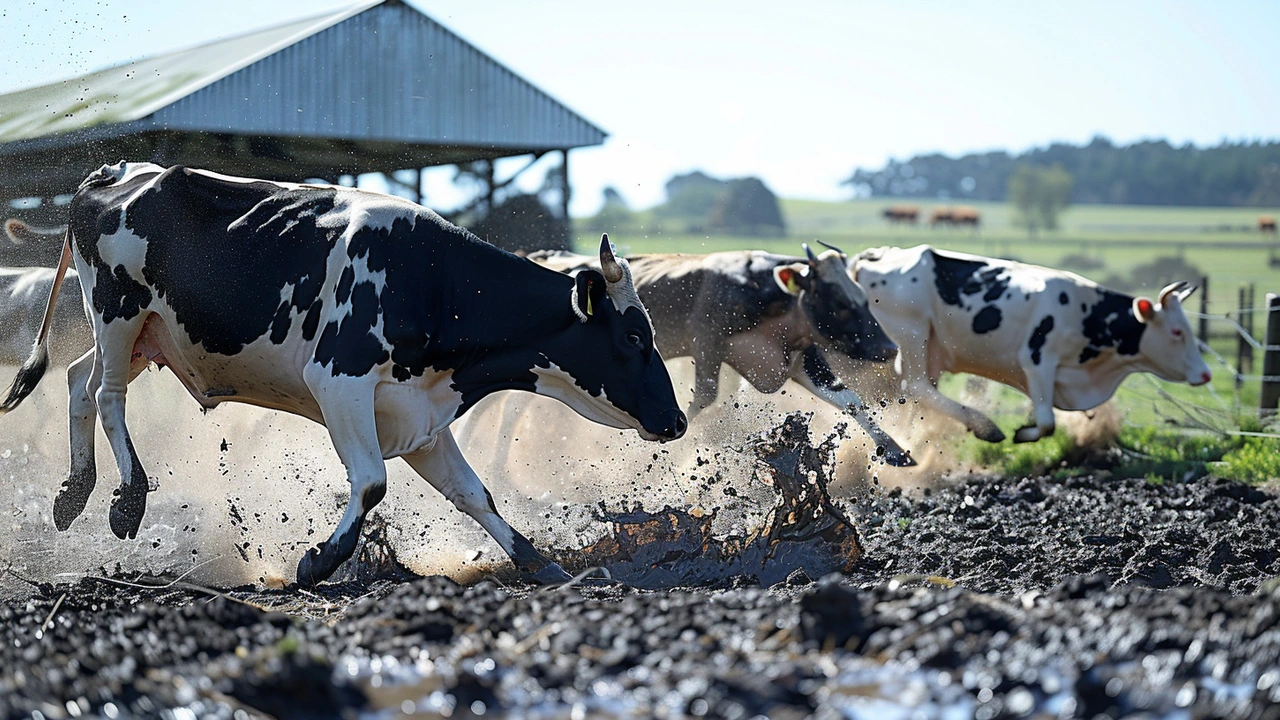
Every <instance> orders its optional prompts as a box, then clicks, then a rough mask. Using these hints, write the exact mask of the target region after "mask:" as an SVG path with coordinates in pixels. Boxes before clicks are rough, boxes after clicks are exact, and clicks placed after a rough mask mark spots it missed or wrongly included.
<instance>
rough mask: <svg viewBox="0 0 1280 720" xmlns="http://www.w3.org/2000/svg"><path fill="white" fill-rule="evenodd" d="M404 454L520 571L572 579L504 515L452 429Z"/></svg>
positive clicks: (548, 580)
mask: <svg viewBox="0 0 1280 720" xmlns="http://www.w3.org/2000/svg"><path fill="white" fill-rule="evenodd" d="M403 457H404V460H405V462H407V463H409V467H411V468H413V471H414V472H416V473H418V474H419V475H421V476H422V477H423V479H425V480H426V481H427V482H429V483H431V485H432V486H433V487H435V489H436V490H439V491H440V494H442V495H444V496H445V498H447V499H448V500H449V502H451V503H453V505H454V507H456V508H458V509H459V510H461V511H462V512H464V513H466V514H467V515H470V516H471V517H472V518H473V519H474V520H475V521H476V522H478V523H480V527H482V528H484V529H485V530H486V531H487V532H488V533H489V535H491V536H492V537H493V539H494V540H496V541H497V543H498V545H499V546H501V547H502V550H503V552H505V553H506V554H507V556H508V557H510V558H511V561H512V562H513V563H515V565H516V567H517V568H519V569H520V570H521V571H523V572H525V573H528V574H529V575H531V576H532V577H533V579H535V580H537V581H538V582H540V583H543V584H553V583H561V582H565V581H566V580H569V574H568V573H566V572H565V571H564V569H563V568H561V567H560V566H559V565H557V564H556V563H554V562H552V561H551V560H549V559H547V557H546V556H545V555H543V554H542V553H540V552H538V550H537V549H536V548H535V547H534V546H533V543H531V542H529V539H528V538H526V537H525V536H524V535H521V534H520V533H519V532H516V530H515V529H514V528H512V527H511V526H510V525H508V524H507V521H506V520H503V519H502V516H501V515H499V514H498V508H497V506H495V505H494V502H493V496H492V495H490V494H489V490H488V489H487V488H485V486H484V483H483V482H481V480H480V478H479V476H477V475H476V473H475V471H474V470H472V469H471V466H470V465H468V464H467V460H466V458H464V457H463V456H462V451H461V450H459V449H458V443H457V442H456V441H455V440H454V439H453V433H451V432H449V430H447V429H445V430H441V431H440V432H439V434H437V435H436V440H435V444H434V445H433V446H432V447H431V448H430V449H428V450H423V451H420V452H416V453H412V454H409V455H404V456H403Z"/></svg>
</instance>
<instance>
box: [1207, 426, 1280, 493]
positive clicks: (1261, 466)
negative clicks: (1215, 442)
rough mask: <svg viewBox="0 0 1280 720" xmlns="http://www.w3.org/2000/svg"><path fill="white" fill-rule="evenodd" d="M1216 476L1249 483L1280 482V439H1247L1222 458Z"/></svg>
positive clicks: (1216, 467) (1215, 467)
mask: <svg viewBox="0 0 1280 720" xmlns="http://www.w3.org/2000/svg"><path fill="white" fill-rule="evenodd" d="M1213 470H1214V471H1215V473H1216V474H1218V475H1221V476H1222V477H1225V478H1231V479H1232V480H1239V481H1240V482H1247V483H1264V482H1280V439H1276V438H1269V437H1245V438H1244V442H1243V443H1242V444H1241V446H1240V447H1239V448H1237V449H1235V450H1232V451H1231V452H1228V453H1227V454H1225V455H1223V456H1222V463H1221V464H1220V465H1215V466H1214V468H1213Z"/></svg>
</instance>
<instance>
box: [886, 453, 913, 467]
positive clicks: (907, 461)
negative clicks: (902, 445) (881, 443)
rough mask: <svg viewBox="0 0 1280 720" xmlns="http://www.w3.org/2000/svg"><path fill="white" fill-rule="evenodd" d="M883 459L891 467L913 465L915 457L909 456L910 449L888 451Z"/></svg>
mask: <svg viewBox="0 0 1280 720" xmlns="http://www.w3.org/2000/svg"><path fill="white" fill-rule="evenodd" d="M884 461H885V462H886V463H887V464H889V465H892V466H893V467H915V466H916V459H915V458H913V457H911V451H910V450H901V451H897V452H894V451H892V450H891V451H889V452H888V453H886V454H885V456H884Z"/></svg>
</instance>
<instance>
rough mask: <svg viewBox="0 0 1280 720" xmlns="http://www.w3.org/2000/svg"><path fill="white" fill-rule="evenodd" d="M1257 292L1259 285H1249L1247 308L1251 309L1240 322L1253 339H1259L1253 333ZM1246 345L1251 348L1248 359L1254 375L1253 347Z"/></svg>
mask: <svg viewBox="0 0 1280 720" xmlns="http://www.w3.org/2000/svg"><path fill="white" fill-rule="evenodd" d="M1257 290H1258V286H1257V285H1254V284H1253V283H1249V295H1248V297H1247V298H1246V299H1245V307H1247V308H1249V312H1247V313H1245V314H1244V317H1243V318H1241V322H1240V324H1241V325H1244V329H1245V330H1247V331H1249V337H1251V338H1255V337H1257V335H1255V334H1254V332H1253V327H1254V326H1253V316H1254V315H1256V314H1257V312H1256V311H1255V310H1254V305H1256V304H1257V295H1258V293H1257ZM1245 345H1246V346H1247V347H1248V348H1249V354H1248V355H1247V357H1248V360H1249V372H1250V373H1251V374H1252V373H1253V345H1252V344H1250V343H1245Z"/></svg>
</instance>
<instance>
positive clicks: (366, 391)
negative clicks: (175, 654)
mask: <svg viewBox="0 0 1280 720" xmlns="http://www.w3.org/2000/svg"><path fill="white" fill-rule="evenodd" d="M6 231H7V234H8V235H9V236H10V239H11V241H13V242H15V243H22V244H23V246H24V247H27V248H32V247H36V246H42V245H43V246H45V247H46V248H52V247H56V245H57V244H58V243H59V242H60V243H61V248H62V253H61V256H60V259H59V260H58V262H57V265H58V266H57V268H56V269H50V268H44V267H39V268H11V269H0V315H3V319H0V364H18V363H22V366H21V368H20V370H19V371H18V373H17V376H16V377H15V379H14V380H13V383H12V385H11V386H10V388H9V390H8V392H7V394H6V396H5V398H4V399H3V401H2V402H0V414H4V413H7V412H9V411H12V410H14V409H15V408H17V407H18V405H19V403H21V402H22V400H23V399H24V398H26V397H27V396H28V395H29V394H30V393H31V392H32V391H33V390H34V388H35V387H36V384H37V383H38V382H39V381H40V378H41V377H42V375H43V374H44V372H45V370H46V368H47V366H48V365H49V364H50V363H53V364H57V365H66V366H67V371H66V372H67V380H68V387H69V391H70V446H71V447H70V472H69V473H68V476H67V480H66V481H65V482H64V483H63V485H62V487H61V489H60V490H59V492H58V495H57V497H56V499H55V501H54V512H53V517H54V522H55V524H56V526H57V527H58V528H59V529H61V530H65V529H66V528H68V527H69V526H70V525H71V523H72V522H73V521H74V520H75V519H76V517H78V516H79V515H80V513H81V512H82V511H83V510H84V508H85V505H86V503H87V501H88V498H89V496H90V493H91V492H92V490H93V488H94V485H95V483H96V479H97V470H96V467H95V461H94V426H95V420H97V421H99V422H101V424H102V428H103V430H104V432H105V434H106V437H107V439H108V441H109V444H110V446H111V451H112V453H113V455H114V458H115V461H116V466H117V469H118V471H119V474H120V478H121V480H120V485H119V486H118V487H117V489H116V490H115V495H114V497H113V499H112V502H111V509H110V516H109V521H110V526H111V529H112V531H113V532H114V533H115V534H116V535H117V536H118V537H120V538H132V537H136V535H137V531H138V528H139V526H140V524H141V522H142V517H143V513H144V511H145V508H146V499H147V492H148V479H147V474H146V471H145V470H144V468H143V465H142V462H141V460H140V459H139V457H138V454H137V453H136V452H135V450H134V445H133V442H132V440H131V439H130V435H129V429H128V427H127V425H126V423H125V396H126V389H127V386H128V384H129V383H130V381H132V380H133V379H134V378H135V377H136V376H137V375H138V374H139V373H140V372H141V371H142V370H144V369H145V368H146V367H148V366H149V365H151V364H153V363H154V364H156V365H158V366H160V367H168V368H169V369H170V370H171V371H172V372H173V374H174V376H175V377H177V379H178V380H179V382H181V383H182V385H183V386H184V387H185V388H186V389H187V391H188V392H190V394H191V395H192V397H194V398H195V400H196V401H197V402H198V403H199V404H200V405H201V406H202V407H204V408H212V407H214V406H216V405H218V404H219V403H221V402H226V401H236V402H244V403H250V404H253V405H258V406H262V407H266V408H273V409H277V410H283V411H285V412H289V413H294V414H297V415H301V416H303V417H307V418H309V419H311V420H314V421H316V422H318V423H321V424H323V425H324V426H325V427H326V428H327V429H328V432H329V434H330V438H331V439H332V442H333V445H334V447H335V449H336V450H337V453H338V456H339V458H340V459H341V461H342V463H343V465H344V466H345V468H346V470H347V473H348V479H349V481H350V484H351V495H350V499H349V502H348V505H347V508H346V512H345V514H344V515H343V517H342V519H341V520H340V522H339V523H338V526H337V527H336V528H335V529H334V531H333V533H332V535H331V536H330V537H329V538H328V539H326V540H325V541H323V542H321V543H320V544H319V545H318V546H317V547H314V548H312V549H310V550H309V551H308V552H307V553H306V554H305V555H304V556H303V557H302V559H301V561H300V562H299V565H298V574H297V579H298V582H299V583H300V584H303V585H311V584H315V583H318V582H320V581H322V580H324V579H325V578H327V577H328V576H329V575H330V574H332V573H333V571H334V570H335V569H336V568H337V566H338V565H339V564H340V563H341V562H342V561H343V560H345V559H346V558H347V557H349V556H350V555H351V553H352V551H353V550H354V548H355V545H356V540H357V538H358V536H359V532H360V528H361V525H362V523H363V521H364V518H365V516H366V515H367V514H368V512H369V511H370V510H371V509H372V508H373V507H374V506H375V505H376V504H377V503H378V502H379V501H380V500H381V499H382V497H383V495H384V493H385V487H386V467H385V463H384V461H385V460H386V459H389V458H396V457H400V458H403V459H404V460H405V461H406V462H407V463H408V464H409V466H410V467H411V468H412V469H413V470H414V471H415V472H416V473H417V474H418V475H420V476H421V477H422V478H424V479H425V480H426V481H427V482H429V483H430V484H431V485H433V486H434V487H435V488H436V489H437V490H439V491H440V492H441V493H442V494H443V495H444V496H445V497H446V498H448V499H449V500H450V501H451V502H452V503H453V504H454V505H455V506H456V507H457V508H458V509H459V510H461V511H463V512H465V513H466V514H468V515H470V516H471V517H472V518H474V519H475V521H476V522H477V523H479V524H480V525H481V526H482V527H483V528H484V529H485V530H486V531H487V532H488V533H489V534H490V535H492V536H493V538H494V539H495V540H496V541H497V542H498V544H499V545H500V546H501V547H502V549H503V550H504V551H505V552H506V553H507V555H508V556H509V557H510V558H511V560H512V561H513V562H514V563H515V564H516V566H517V567H519V568H520V569H521V570H522V571H524V572H526V573H528V574H529V575H530V576H532V577H533V578H535V579H537V580H539V581H541V582H547V583H554V582H558V581H563V580H566V579H568V575H567V574H566V573H565V572H564V570H563V569H561V568H560V566H559V565H557V564H556V563H554V562H552V561H551V560H550V559H548V558H547V557H545V556H544V555H543V554H542V553H540V552H539V551H538V550H537V549H535V548H534V546H533V545H532V544H531V543H530V542H529V540H528V539H527V538H526V537H525V536H523V535H522V534H520V533H519V532H518V531H516V530H515V529H513V528H512V527H511V526H510V525H509V524H507V522H506V521H505V520H504V519H503V518H502V517H501V516H500V515H499V514H498V511H497V508H496V505H495V504H494V501H493V498H492V496H491V495H490V494H489V492H488V490H487V489H486V488H485V487H484V485H483V483H482V482H481V480H480V478H479V477H477V475H476V473H475V472H474V471H473V470H472V469H471V467H470V466H469V465H468V464H467V462H466V460H465V459H464V458H463V456H462V454H461V452H460V450H459V449H458V445H457V443H456V442H455V440H454V438H453V436H452V434H451V432H450V429H449V425H450V423H451V422H452V421H453V420H454V419H456V418H458V417H459V416H461V415H462V414H463V413H465V412H466V411H467V410H468V409H469V408H471V407H472V406H474V405H475V404H476V403H477V402H478V401H479V400H481V399H482V398H483V397H485V396H487V395H489V394H490V393H493V392H496V391H499V390H508V389H519V390H525V391H530V392H535V393H538V394H542V395H546V396H549V397H552V398H555V399H557V400H560V401H562V402H563V403H565V404H566V405H568V406H569V407H570V408H572V409H573V410H574V411H576V412H577V413H579V414H580V415H582V416H583V417H585V418H586V419H588V420H592V421H594V422H597V423H601V424H603V425H606V426H610V427H615V428H622V429H634V430H636V431H637V432H638V433H639V435H640V436H641V437H642V438H644V439H646V440H657V441H670V440H676V439H678V438H680V437H681V436H682V435H683V434H684V432H685V430H686V427H687V423H688V422H689V421H691V420H694V419H696V417H697V415H698V413H699V411H701V410H702V409H704V408H705V407H707V406H708V405H709V404H711V403H712V402H714V401H715V399H716V395H717V392H718V389H717V379H718V375H719V370H720V366H721V364H727V365H729V366H731V367H733V368H734V369H735V370H737V372H738V373H740V374H741V375H742V376H743V377H744V378H745V379H746V380H747V381H748V382H749V383H750V384H751V385H752V386H754V387H755V388H756V389H758V390H760V391H761V392H764V393H772V392H775V391H777V390H779V388H781V386H782V385H783V384H784V383H785V382H786V381H787V380H788V379H791V380H795V381H796V382H798V383H799V384H800V385H801V386H802V387H804V388H805V389H807V390H808V391H809V392H811V393H813V394H814V395H815V396H817V397H819V398H821V399H822V400H824V401H826V402H828V403H830V404H831V405H834V406H836V407H837V408H840V409H841V410H842V411H844V412H847V413H848V414H849V415H850V416H852V417H853V418H854V419H855V420H856V421H857V422H858V423H859V424H860V425H861V426H862V427H863V428H864V429H865V430H866V432H867V433H868V434H869V436H870V437H871V438H873V440H874V442H875V444H876V446H877V450H878V452H877V454H878V455H879V456H880V457H881V458H882V459H883V461H885V462H888V463H890V464H893V465H898V466H903V465H912V464H914V461H913V460H912V458H911V455H910V453H909V452H908V451H907V450H905V449H903V448H901V447H900V446H899V445H898V443H896V442H895V441H894V440H893V438H892V437H890V436H889V434H888V433H886V432H885V431H884V430H883V429H881V428H880V427H879V426H878V425H877V424H876V421H875V419H874V417H873V416H872V413H871V412H870V411H869V409H868V406H867V405H866V403H864V402H863V400H862V399H861V398H860V397H859V395H858V394H857V392H855V390H854V389H853V387H851V385H857V384H858V382H857V377H856V375H857V374H858V367H859V364H860V363H861V364H865V363H887V362H894V363H895V365H894V368H895V370H896V371H897V373H898V374H899V375H900V378H901V387H902V392H903V393H904V395H905V397H908V398H911V399H913V400H914V401H916V402H918V403H919V404H920V407H921V408H922V409H924V410H926V411H932V412H935V413H940V414H942V415H945V416H948V417H951V418H954V419H956V420H957V421H959V422H961V423H963V424H964V425H965V426H966V427H967V428H968V429H969V430H970V431H972V432H973V433H974V434H975V435H976V436H977V437H979V438H982V439H984V440H988V441H991V442H999V441H1001V440H1003V439H1004V436H1003V434H1002V433H1001V432H1000V430H999V429H998V428H997V427H996V426H995V424H994V423H992V421H991V420H990V419H989V418H987V417H985V416H984V415H982V414H981V413H979V412H978V411H976V410H974V409H972V408H969V407H966V406H964V405H962V404H960V403H958V402H956V401H954V400H952V399H950V398H947V397H945V396H943V395H942V394H941V393H939V392H938V389H937V387H936V385H937V381H938V378H939V376H940V375H941V374H942V373H943V372H964V373H972V374H975V375H980V376H983V377H987V378H990V379H992V380H996V381H998V382H1001V383H1004V384H1006V385H1010V386H1012V387H1015V388H1017V389H1019V390H1021V391H1022V392H1024V393H1026V394H1027V395H1028V396H1029V397H1030V398H1031V400H1032V406H1033V409H1032V416H1031V419H1030V421H1029V422H1028V424H1027V425H1026V426H1025V427H1023V428H1021V429H1019V430H1018V431H1017V433H1016V435H1015V437H1014V440H1015V441H1016V442H1027V441H1034V440H1037V439H1040V438H1043V437H1045V436H1047V435H1050V434H1052V433H1053V432H1054V416H1053V409H1054V408H1055V407H1058V408H1062V409H1068V410H1084V409H1089V408H1092V407H1095V406H1097V405H1098V404H1100V403H1102V402H1103V401H1105V400H1106V399H1107V398H1108V397H1110V396H1111V394H1112V393H1113V392H1114V391H1115V389H1116V387H1117V386H1118V385H1119V383H1120V382H1121V381H1122V380H1123V379H1124V378H1125V377H1126V376H1127V375H1129V374H1131V373H1134V372H1150V373H1154V374H1156V375H1158V376H1159V377H1161V378H1164V379H1166V380H1170V381H1174V382H1187V383H1190V384H1192V385H1200V384H1204V383H1206V382H1208V381H1209V379H1210V372H1209V368H1208V367H1207V366H1206V365H1205V363H1204V361H1203V360H1202V359H1201V357H1200V351H1199V347H1198V343H1197V340H1196V338H1195V337H1194V336H1193V334H1192V331H1191V326H1190V324H1189V322H1188V321H1187V317H1186V315H1185V314H1184V312H1183V310H1182V302H1183V301H1184V300H1185V299H1186V297H1187V295H1189V294H1190V293H1191V291H1192V290H1193V289H1194V288H1188V287H1186V286H1185V285H1184V284H1182V283H1178V284H1175V285H1171V286H1169V287H1167V288H1165V289H1164V290H1163V291H1162V292H1161V293H1160V294H1159V295H1158V296H1157V297H1156V298H1155V299H1154V300H1153V299H1149V298H1145V297H1138V298H1134V297H1131V296H1128V295H1125V294H1122V293H1117V292H1113V291H1110V290H1107V289H1104V288H1101V287H1098V286H1097V285H1096V284H1094V283H1092V282H1090V281H1088V280H1086V279H1084V278H1082V277H1079V276H1077V275H1073V274H1070V273H1065V272H1059V271H1056V270H1051V269H1047V268H1042V267H1036V266H1032V265H1024V264H1020V263H1015V262H1008V261H1003V260H996V259H990V258H983V257H977V256H971V255H961V254H955V253H946V252H941V251H938V250H934V249H932V248H930V247H928V246H919V247H914V248H907V249H901V248H878V249H873V250H866V251H864V252H861V253H858V254H856V255H852V256H849V255H846V254H845V253H843V252H841V251H840V250H838V249H836V248H834V247H831V246H827V247H828V249H827V250H826V251H825V252H822V253H821V254H815V253H814V252H813V251H812V250H810V249H809V247H808V246H805V248H804V250H805V255H804V256H803V257H789V256H782V255H774V254H770V253H765V252H759V251H744V252H727V253H715V254H711V255H646V256H638V257H633V258H629V259H624V258H620V257H616V256H615V254H614V250H613V246H612V245H611V244H610V242H609V240H608V237H607V236H606V237H604V238H602V241H601V245H600V251H599V253H598V255H594V256H584V255H575V254H571V253H559V252H557V253H551V252H543V253H535V254H534V255H532V256H530V257H529V258H521V257H516V256H515V255H511V254H509V253H506V252H504V251H502V250H499V249H497V248H495V247H493V246H491V245H488V244H486V243H485V242H483V241H481V240H479V239H477V238H476V237H475V236H473V235H471V234H470V233H468V232H466V231H465V230H462V229H460V228H458V227H455V226H453V225H451V224H449V223H448V222H446V221H445V220H443V219H442V218H441V217H440V216H439V215H437V214H436V213H434V212H432V211H430V210H428V209H425V208H423V207H421V206H418V205H416V204H413V203H411V202H409V201H407V200H403V199H400V198H396V197H391V196H387V195H381V194H377V193H371V192H367V191H361V190H357V189H354V188H347V187H335V186H328V185H311V184H294V183H286V182H273V181H264V180H253V179H246V178H235V177H229V176H225V175H220V174H217V173H213V172H207V171H203V170H193V169H189V168H185V167H172V168H164V167H160V166H157V165H154V164H151V163H124V162H122V163H119V164H117V165H113V166H104V167H102V168H101V169H99V170H98V171H96V172H94V173H93V174H91V175H90V176H89V177H88V178H86V179H85V180H84V182H82V183H81V185H80V188H79V190H78V191H77V192H76V194H75V196H74V197H73V199H72V201H71V204H70V207H69V214H68V224H67V226H66V227H65V228H59V229H57V230H39V229H35V228H30V227H27V226H26V225H24V224H22V223H20V222H17V221H13V220H11V221H9V222H7V223H6ZM55 238H56V239H55ZM824 245H825V243H824ZM46 251H47V250H46ZM73 262H74V265H75V268H74V269H72V268H71V267H70V265H71V264H72V263H73ZM86 317H87V319H88V322H86ZM664 356H665V357H666V358H668V359H669V358H673V357H685V356H688V357H692V358H693V361H694V364H695V382H694V392H693V400H692V402H691V404H690V405H689V407H688V409H687V415H686V411H682V409H681V408H680V407H679V406H678V404H677V401H676V395H675V392H674V390H673V388H672V383H671V378H670V376H669V375H668V373H667V369H666V366H665V365H664V362H663V357H664ZM833 368H838V369H839V370H837V369H833Z"/></svg>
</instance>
